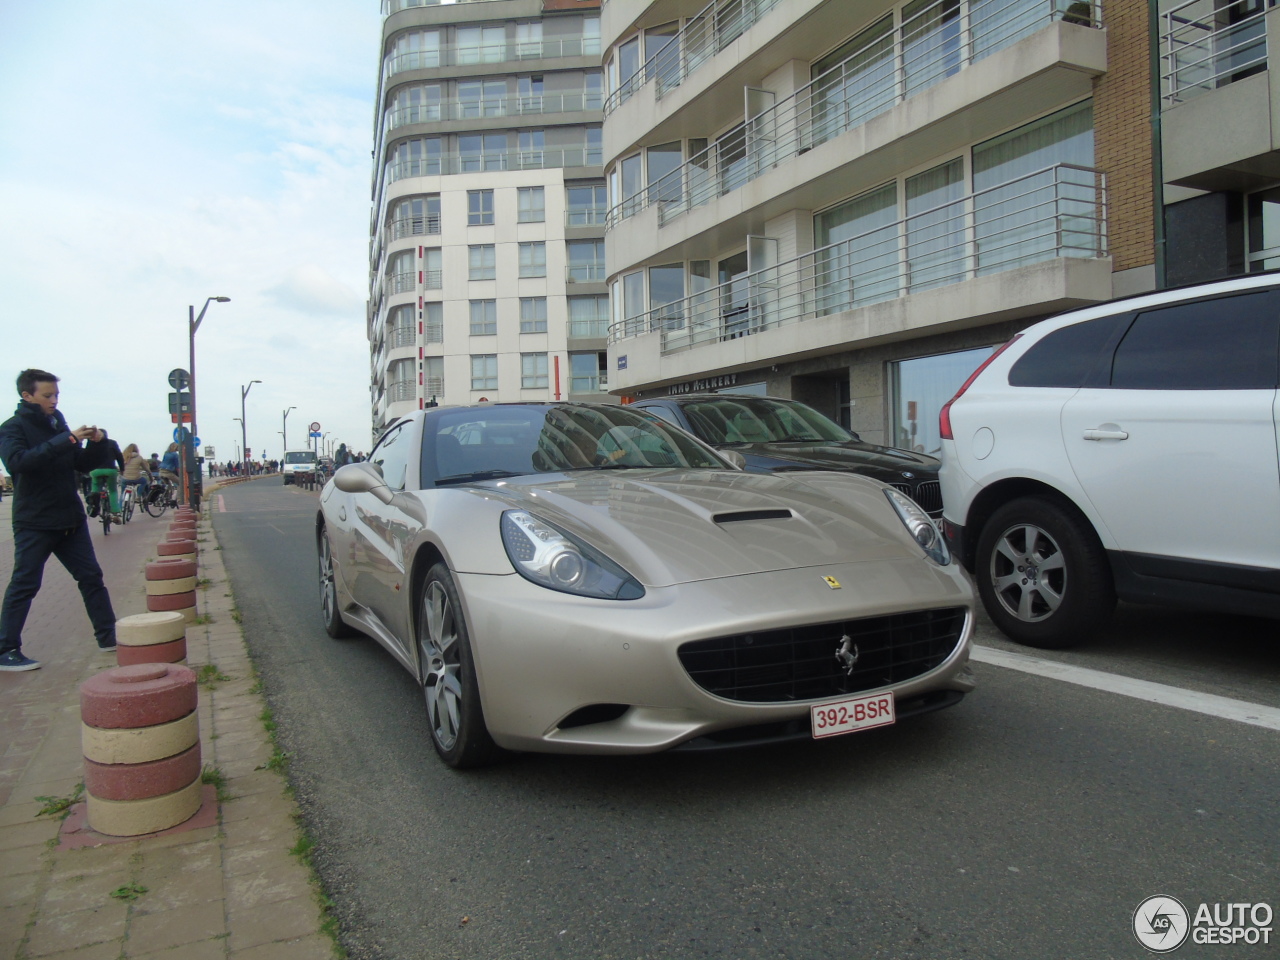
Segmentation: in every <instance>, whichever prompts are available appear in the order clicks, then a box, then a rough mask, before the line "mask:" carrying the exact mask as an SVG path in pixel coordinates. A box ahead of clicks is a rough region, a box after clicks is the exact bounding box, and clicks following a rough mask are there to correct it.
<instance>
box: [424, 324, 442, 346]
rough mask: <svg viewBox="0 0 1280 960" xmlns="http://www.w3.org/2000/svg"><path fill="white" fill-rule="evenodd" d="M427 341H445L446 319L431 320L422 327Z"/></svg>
mask: <svg viewBox="0 0 1280 960" xmlns="http://www.w3.org/2000/svg"><path fill="white" fill-rule="evenodd" d="M422 331H423V333H424V334H425V335H426V342H427V343H444V321H443V320H429V321H427V322H426V323H425V324H423V327H422Z"/></svg>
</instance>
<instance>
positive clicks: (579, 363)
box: [569, 352, 609, 393]
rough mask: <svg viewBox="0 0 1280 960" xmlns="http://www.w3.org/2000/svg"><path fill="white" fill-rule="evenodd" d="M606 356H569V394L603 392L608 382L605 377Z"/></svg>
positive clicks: (602, 353) (594, 353) (603, 354)
mask: <svg viewBox="0 0 1280 960" xmlns="http://www.w3.org/2000/svg"><path fill="white" fill-rule="evenodd" d="M608 356H609V355H608V354H607V353H604V352H600V353H596V352H591V353H571V354H569V392H570V393H600V392H601V391H603V390H604V388H605V386H606V384H607V380H608V378H607V377H606V376H605V370H606V369H607V362H608Z"/></svg>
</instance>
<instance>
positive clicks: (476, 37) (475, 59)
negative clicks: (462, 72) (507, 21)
mask: <svg viewBox="0 0 1280 960" xmlns="http://www.w3.org/2000/svg"><path fill="white" fill-rule="evenodd" d="M456 40H457V43H456V46H455V56H456V57H457V61H458V63H459V64H472V63H502V61H504V60H506V59H507V28H506V27H505V26H496V27H493V26H491V27H458V32H457V34H456Z"/></svg>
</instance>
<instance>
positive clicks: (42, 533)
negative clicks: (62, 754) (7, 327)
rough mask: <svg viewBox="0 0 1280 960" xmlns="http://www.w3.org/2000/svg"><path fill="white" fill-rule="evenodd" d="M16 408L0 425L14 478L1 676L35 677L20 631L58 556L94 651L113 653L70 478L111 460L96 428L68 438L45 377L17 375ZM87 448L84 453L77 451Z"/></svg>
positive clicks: (53, 384)
mask: <svg viewBox="0 0 1280 960" xmlns="http://www.w3.org/2000/svg"><path fill="white" fill-rule="evenodd" d="M18 395H19V396H20V397H21V398H22V402H21V403H19V404H18V409H17V410H16V411H15V412H14V415H13V416H12V417H10V418H9V419H8V420H6V421H5V422H4V423H3V424H0V460H3V461H4V465H5V469H7V470H8V471H9V475H10V476H12V477H13V483H14V490H13V576H12V577H11V578H10V580H9V586H8V588H7V589H6V590H5V594H4V605H3V607H0V670H4V671H18V670H36V669H38V668H39V667H40V664H39V662H38V661H35V660H32V659H30V658H29V657H27V656H24V655H23V653H22V628H23V626H24V625H25V624H26V622H27V613H28V612H29V611H30V609H31V602H32V601H33V600H34V599H35V596H36V594H37V593H39V592H40V584H41V582H42V581H43V579H44V565H45V563H47V562H48V560H49V556H50V555H51V554H52V555H53V556H56V557H57V558H58V560H59V562H61V564H62V565H63V566H64V567H66V568H67V572H68V573H70V574H71V576H72V577H73V578H74V579H75V581H76V584H77V585H78V586H79V588H80V596H81V597H82V598H83V599H84V607H85V610H86V611H87V612H88V614H89V620H90V621H91V622H92V623H93V632H94V635H95V637H96V638H97V641H98V647H99V648H100V649H103V650H113V649H115V645H116V615H115V612H114V611H113V610H112V608H111V597H110V595H109V594H108V593H107V587H106V584H105V583H104V582H103V579H102V568H101V567H100V566H99V565H98V558H97V556H96V555H95V554H94V551H93V541H92V540H91V539H90V538H89V521H88V519H87V518H86V516H85V512H84V504H83V503H82V502H81V500H80V497H79V494H78V493H77V483H76V471H77V470H80V471H91V470H94V469H96V468H98V467H102V466H106V464H107V463H108V462H110V460H111V458H112V457H113V452H112V451H110V450H109V449H107V444H106V443H105V442H104V441H105V440H106V434H105V432H104V431H102V430H99V429H98V428H97V427H96V426H92V427H84V426H82V427H77V428H76V429H75V430H71V429H70V428H69V427H68V426H67V421H66V419H65V418H64V417H63V416H62V414H61V412H59V410H58V378H57V377H55V376H54V375H53V374H52V373H48V372H47V371H44V370H23V371H22V373H20V374H18ZM85 441H88V443H87V445H86V446H81V444H82V443H84V442H85Z"/></svg>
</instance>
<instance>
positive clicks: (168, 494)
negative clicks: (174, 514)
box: [142, 477, 178, 518]
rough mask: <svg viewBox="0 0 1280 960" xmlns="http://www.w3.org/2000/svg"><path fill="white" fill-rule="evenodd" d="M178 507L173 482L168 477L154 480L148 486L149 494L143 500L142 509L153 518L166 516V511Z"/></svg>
mask: <svg viewBox="0 0 1280 960" xmlns="http://www.w3.org/2000/svg"><path fill="white" fill-rule="evenodd" d="M177 505H178V497H177V492H176V488H175V487H174V485H173V481H172V480H170V479H169V478H168V477H162V478H160V479H159V480H153V481H151V483H150V484H149V485H148V486H147V494H146V496H145V497H143V498H142V509H143V510H145V511H147V513H148V514H149V515H151V516H153V517H157V518H158V517H162V516H164V512H165V510H167V509H169V507H175V506H177Z"/></svg>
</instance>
